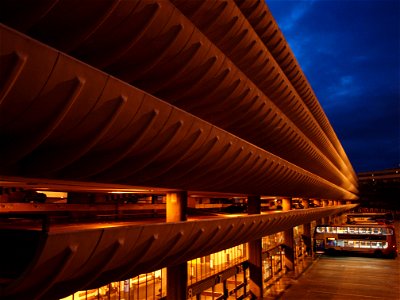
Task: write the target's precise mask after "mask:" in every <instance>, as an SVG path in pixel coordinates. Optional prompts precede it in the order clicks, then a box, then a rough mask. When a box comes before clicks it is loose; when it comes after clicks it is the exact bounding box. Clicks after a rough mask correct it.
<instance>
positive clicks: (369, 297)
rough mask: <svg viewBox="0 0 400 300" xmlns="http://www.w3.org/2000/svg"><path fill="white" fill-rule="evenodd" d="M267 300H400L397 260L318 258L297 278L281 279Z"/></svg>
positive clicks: (355, 257)
mask: <svg viewBox="0 0 400 300" xmlns="http://www.w3.org/2000/svg"><path fill="white" fill-rule="evenodd" d="M266 299H283V300H302V299H307V300H321V299H324V300H325V299H328V300H348V299H355V300H356V299H360V300H378V299H380V300H389V299H390V300H400V257H397V258H396V259H383V258H372V257H360V256H347V257H346V256H334V257H332V256H321V257H320V258H318V259H317V260H315V261H314V262H313V263H312V264H311V265H310V267H309V268H308V269H307V270H305V272H304V273H303V274H301V275H299V276H298V277H296V275H295V274H293V275H290V273H289V275H288V276H284V277H282V279H281V284H280V285H277V287H276V289H274V290H273V291H271V292H270V295H269V297H268V298H266Z"/></svg>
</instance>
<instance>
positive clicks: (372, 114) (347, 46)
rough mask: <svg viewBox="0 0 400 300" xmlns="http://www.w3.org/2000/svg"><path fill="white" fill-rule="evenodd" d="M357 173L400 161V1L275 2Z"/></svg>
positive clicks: (275, 11)
mask: <svg viewBox="0 0 400 300" xmlns="http://www.w3.org/2000/svg"><path fill="white" fill-rule="evenodd" d="M267 5H268V6H269V7H270V9H271V11H272V14H273V15H274V17H275V19H276V20H277V22H278V24H279V25H280V27H281V30H282V31H283V33H284V35H285V38H286V40H287V41H288V43H289V44H290V46H291V48H292V50H293V52H294V53H295V55H296V58H297V60H298V61H299V63H300V66H301V67H302V69H303V71H304V73H305V74H306V76H307V78H308V80H309V82H310V84H311V86H312V87H313V89H314V91H315V93H316V95H317V97H318V99H319V101H320V103H321V105H322V107H323V108H324V110H325V112H326V114H327V116H328V118H329V120H330V121H331V123H332V125H333V127H334V129H335V131H336V132H337V134H338V136H339V138H340V139H341V142H342V144H343V146H344V148H345V150H346V151H347V153H348V155H349V157H350V159H351V161H352V163H353V165H354V167H355V169H356V170H357V171H362V170H373V169H383V168H389V167H395V166H398V164H399V161H400V149H399V148H400V139H399V137H400V136H399V133H400V124H399V122H400V121H399V120H400V71H399V70H400V42H399V40H400V21H399V16H400V1H398V0H381V1H367V0H366V1H338V0H335V1H329V0H326V1H281V0H279V1H267Z"/></svg>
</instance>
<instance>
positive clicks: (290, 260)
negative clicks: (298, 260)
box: [282, 198, 295, 271]
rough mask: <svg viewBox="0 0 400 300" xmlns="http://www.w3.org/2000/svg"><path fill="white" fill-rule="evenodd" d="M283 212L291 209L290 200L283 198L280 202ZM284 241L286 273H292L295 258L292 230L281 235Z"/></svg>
mask: <svg viewBox="0 0 400 300" xmlns="http://www.w3.org/2000/svg"><path fill="white" fill-rule="evenodd" d="M282 208H283V211H289V210H291V209H292V199H291V198H285V199H283V200H282ZM283 236H284V239H285V245H284V248H285V266H286V268H287V270H288V271H294V258H295V253H294V251H295V249H294V247H295V245H294V234H293V228H290V229H288V230H285V231H284V233H283Z"/></svg>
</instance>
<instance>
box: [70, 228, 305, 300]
mask: <svg viewBox="0 0 400 300" xmlns="http://www.w3.org/2000/svg"><path fill="white" fill-rule="evenodd" d="M301 232H302V231H301V230H300V229H297V235H299V234H300V236H301ZM300 241H301V238H300ZM283 243H284V233H283V232H279V233H275V234H272V235H270V236H266V237H263V238H262V252H263V253H262V258H263V261H262V276H263V283H264V289H266V288H267V287H269V286H271V285H273V284H274V282H275V281H276V280H278V279H279V278H280V277H282V275H283V274H284V272H285V268H284V250H283V248H282V247H281V245H282V244H283ZM296 247H297V244H296ZM247 261H248V245H247V244H241V245H238V246H235V247H232V248H229V249H225V250H222V251H219V252H216V253H213V254H210V255H207V256H203V257H199V258H196V259H193V260H190V261H188V262H187V268H188V272H187V274H188V277H187V285H188V299H195V300H200V299H201V300H208V299H209V300H211V299H213V300H214V299H215V300H217V299H244V298H245V297H246V296H247V294H248V291H249V287H248V284H249V278H250V273H249V268H248V263H247ZM166 296H167V270H166V268H164V269H161V270H157V271H154V272H151V273H147V274H141V275H139V276H136V277H134V278H130V279H127V280H124V281H117V282H111V283H109V284H107V285H105V286H102V287H100V288H97V289H92V290H86V291H78V292H76V293H74V294H73V295H70V296H68V297H66V298H63V299H62V300H91V299H110V300H114V299H115V300H117V299H118V300H131V299H132V300H133V299H138V300H139V299H143V300H145V299H163V298H165V297H166Z"/></svg>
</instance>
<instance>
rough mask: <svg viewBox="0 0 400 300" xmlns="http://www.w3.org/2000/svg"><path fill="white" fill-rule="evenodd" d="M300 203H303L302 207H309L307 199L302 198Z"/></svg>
mask: <svg viewBox="0 0 400 300" xmlns="http://www.w3.org/2000/svg"><path fill="white" fill-rule="evenodd" d="M301 204H302V205H303V207H304V208H309V205H308V199H302V200H301Z"/></svg>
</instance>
